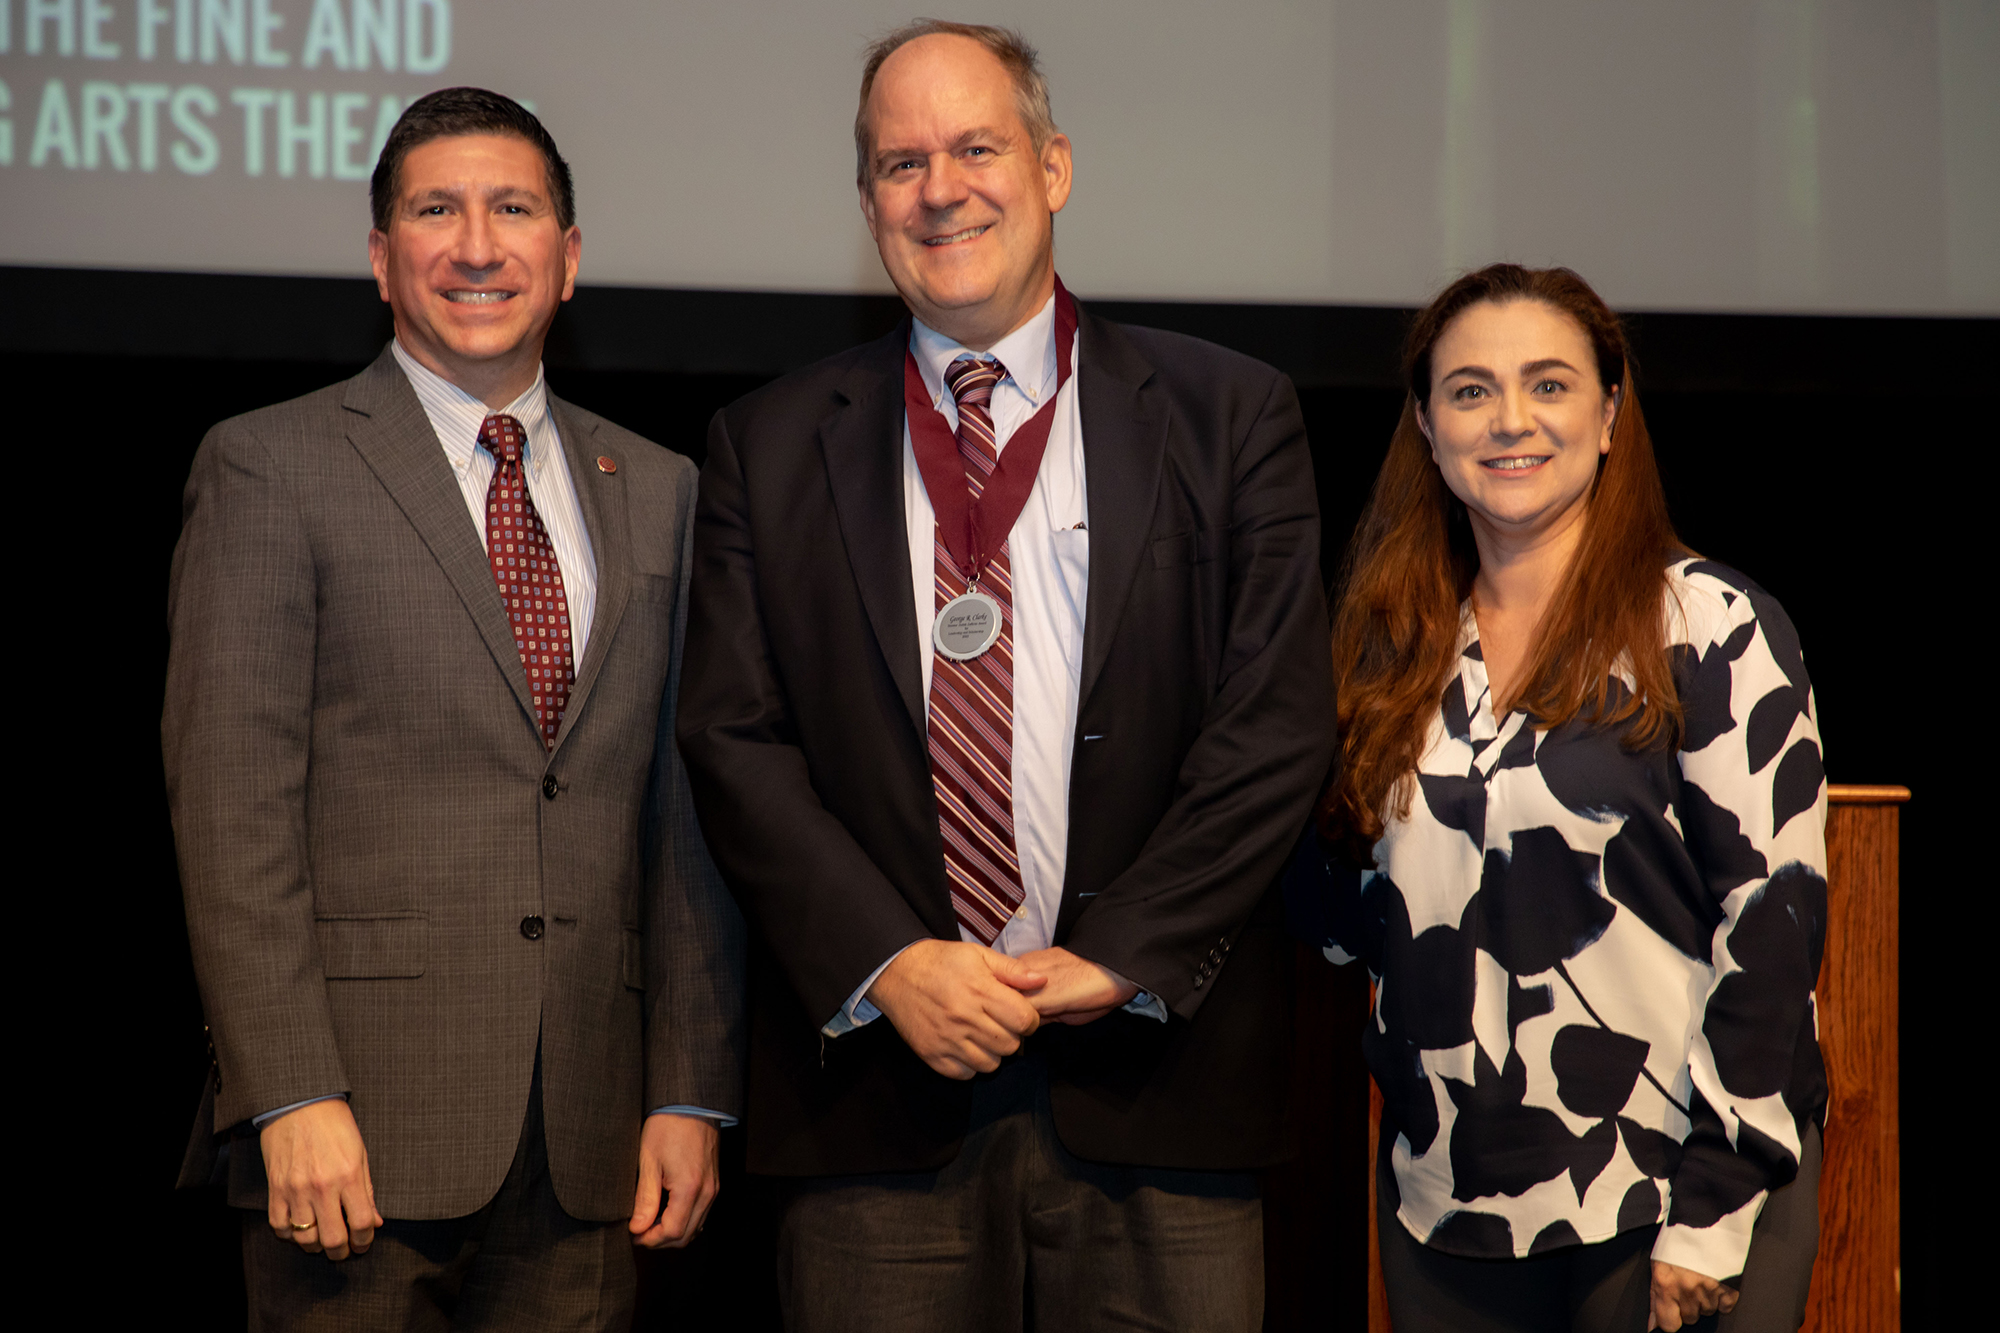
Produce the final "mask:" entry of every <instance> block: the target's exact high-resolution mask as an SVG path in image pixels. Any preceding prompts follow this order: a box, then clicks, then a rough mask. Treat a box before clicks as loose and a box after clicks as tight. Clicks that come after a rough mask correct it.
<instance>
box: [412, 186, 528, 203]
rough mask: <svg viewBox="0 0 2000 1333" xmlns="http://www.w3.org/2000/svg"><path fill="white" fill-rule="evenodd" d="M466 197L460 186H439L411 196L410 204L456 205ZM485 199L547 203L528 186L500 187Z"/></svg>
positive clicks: (489, 193) (490, 192)
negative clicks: (526, 200)
mask: <svg viewBox="0 0 2000 1333" xmlns="http://www.w3.org/2000/svg"><path fill="white" fill-rule="evenodd" d="M465 196H466V192H465V191H464V190H463V189H461V188H459V187H458V186H454V185H438V186H433V187H432V188H430V189H428V190H425V191H424V192H423V193H422V194H418V195H412V196H410V202H411V203H412V204H426V203H447V204H455V203H457V202H458V201H459V200H461V199H463V198H465ZM485 197H486V198H487V199H509V198H517V199H532V200H534V201H535V202H536V203H538V204H539V203H545V202H547V201H546V200H544V199H543V198H542V196H541V194H540V193H539V192H537V191H535V190H533V189H530V188H529V187H528V186H525V185H502V186H498V187H496V188H495V189H493V190H491V191H489V192H488V193H487V194H486V195H485Z"/></svg>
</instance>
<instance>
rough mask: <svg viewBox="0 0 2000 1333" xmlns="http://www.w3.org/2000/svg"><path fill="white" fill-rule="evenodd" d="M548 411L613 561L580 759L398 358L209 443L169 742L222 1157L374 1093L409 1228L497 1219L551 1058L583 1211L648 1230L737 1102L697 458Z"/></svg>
mask: <svg viewBox="0 0 2000 1333" xmlns="http://www.w3.org/2000/svg"><path fill="white" fill-rule="evenodd" d="M550 409H551V411H552V413H553V414H554V418H555V422H556V427H557V430H558V431H559V433H560V434H561V437H562V442H563V448H564V451H565V453H566V454H567V456H568V461H569V466H570V473H571V476H572V477H573V478H574V480H575V485H576V493H577V497H578V499H579V502H580V505H581V508H582V511H583V518H584V522H585V525H586V526H587V528H588V529H589V532H590V539H591V543H592V546H593V548H594V550H595V554H596V558H597V567H598V568H597V574H598V583H597V606H596V619H595V622H594V625H593V628H592V630H591V635H590V641H589V643H588V645H587V647H586V651H585V653H584V656H583V659H582V661H581V662H580V663H578V666H577V679H576V686H575V689H574V691H573V693H572V694H571V697H570V703H569V708H568V712H567V714H566V716H565V718H564V721H563V726H562V731H561V733H560V735H559V737H558V739H557V744H556V747H555V750H554V752H553V753H545V752H544V749H543V745H542V742H541V739H540V737H539V736H538V735H537V733H536V729H535V724H534V715H533V710H532V704H531V702H530V695H529V692H528V682H527V677H526V674H525V672H524V671H523V670H522V667H521V660H520V655H519V653H518V652H517V650H516V648H515V645H514V639H513V635H512V632H511V631H510V629H509V627H508V624H507V620H506V617H505V613H504V611H503V609H502V607H501V602H500V596H499V593H498V591H497V589H496V588H495V587H494V583H493V577H492V574H491V573H490V571H489V570H488V567H487V563H486V556H485V552H484V549H483V547H482V546H481V543H480V536H479V533H478V532H477V531H476V530H475V528H474V526H473V524H472V521H471V519H470V516H469V515H468V514H467V513H466V508H465V502H464V500H463V499H462V498H461V494H460V491H459V488H458V483H457V480H456V479H455V478H454V476H453V475H452V472H451V468H450V465H449V464H448V463H447V462H446V460H445V457H444V454H443V451H442V450H441V449H440V448H439V446H438V442H437V437H436V435H435V434H434V433H433V431H432V428H431V424H430V421H429V419H428V418H427V417H426V416H425V415H424V411H423V408H422V406H421V405H420V404H419V403H418V401H417V397H416V394H415V392H414V391H413V390H412V389H411V388H410V385H409V382H408V380H407V379H406V377H405V376H404V375H403V373H402V370H401V369H400V368H399V367H398V366H397V365H396V363H395V360H394V359H393V357H391V356H390V354H389V353H388V352H387V351H384V353H383V354H382V356H380V357H379V358H377V359H376V361H375V363H374V364H373V365H372V366H370V367H369V368H368V369H367V370H365V371H363V372H362V373H361V374H360V375H358V376H356V377H355V378H354V379H352V380H349V381H347V382H346V383H344V384H337V385H334V386H332V387H330V388H327V389H324V390H321V391H320V392H318V393H315V394H311V395H308V396H307V397H304V398H301V399H298V400H296V401H294V402H290V403H284V404H280V405H279V406H276V407H270V408H265V409H264V410H262V411H259V412H253V413H250V414H249V415H247V416H242V417H237V418H235V419H233V420H231V421H226V422H224V423H222V424H221V425H219V426H217V427H216V428H215V429H214V430H212V431H210V432H209V435H208V437H207V439H206V440H204V441H203V442H202V446H201V449H200V452H199V453H198V454H197V455H196V457H195V462H194V469H193V472H192V475H191V476H190V477H189V479H188V485H187V491H186V495H185V500H184V509H183V526H182V531H181V540H180V544H179V546H178V547H177V548H176V550H175V552H174V564H173V578H172V587H171V592H170V596H169V608H170V620H171V627H172V650H171V654H170V658H169V665H168V671H167V697H166V711H165V718H164V722H163V725H162V733H163V738H164V743H165V753H166V773H167V790H168V797H169V801H170V803H171V807H172V812H173V821H174V835H175V841H176V844H177V847H178V850H179V855H180V870H181V883H182V887H183V891H184V894H185V897H186V903H187V917H188V935H189V938H190V941H191V943H192V945H193V950H194V962H195V972H196V976H197V978H198V979H199V981H200V985H201V993H202V1002H203V1004H204V1006H205V1008H206V1011H207V1015H208V1020H209V1026H210V1029H211V1033H212V1036H213V1040H214V1045H215V1053H216V1061H215V1071H214V1076H213V1077H214V1084H215V1086H214V1087H213V1088H212V1089H211V1092H210V1094H209V1096H208V1097H207V1098H205V1099H204V1108H205V1109H206V1108H209V1107H211V1106H212V1111H209V1114H210V1115H211V1116H212V1122H211V1123H210V1124H207V1125H201V1126H198V1127H197V1134H201V1133H203V1132H207V1131H215V1130H222V1131H227V1130H228V1129H229V1128H230V1127H232V1126H236V1127H240V1126H241V1125H242V1122H244V1121H246V1120H247V1119H249V1118H250V1117H252V1116H254V1115H257V1114H259V1113H261V1112H264V1111H268V1110H272V1109H274V1108H276V1107H280V1106H286V1105H289V1104H291V1103H293V1102H296V1101H300V1100H303V1099H305V1098H309V1097H315V1096H321V1095H324V1094H327V1093H332V1092H343V1091H344V1092H347V1093H348V1094H349V1099H350V1101H351V1103H352V1105H353V1108H354V1114H355V1118H356V1120H357V1121H358V1122H359V1124H360V1127H361V1132H362V1135H363V1137H364V1139H365V1141H366V1143H367V1146H368V1154H369V1163H370V1169H371V1171H372V1174H373V1178H374V1182H375V1191H376V1200H377V1203H378V1206H379V1207H380V1208H381V1210H382V1212H383V1214H384V1215H385V1216H389V1217H401V1218H438V1217H454V1216H461V1215H464V1214H466V1213H470V1212H473V1211H475V1210H476V1209H478V1208H479V1207H480V1206H482V1205H483V1204H485V1203H486V1201H487V1200H488V1199H490V1198H491V1197H492V1195H493V1194H494V1192H495V1191H496V1190H497V1189H498V1187H499V1185H500V1182H501V1180H502V1178H503V1177H504V1176H505V1174H506V1172H507V1168H508V1165H509V1163H510V1162H511V1161H512V1159H513V1155H514V1151H515V1146H516V1144H517V1143H518V1141H519V1138H520V1134H521V1125H522V1119H523V1116H524V1114H525V1111H526V1106H527V1098H528V1090H529V1085H530V1081H531V1078H532V1075H533V1068H534V1062H535V1055H536V1049H537V1045H538V1043H539V1047H540V1050H541V1058H542V1073H543V1098H544V1104H545V1107H546V1114H547V1128H548V1153H549V1169H550V1173H551V1175H552V1177H553V1180H554V1185H555V1190H556V1195H557V1198H558V1199H559V1200H560V1201H561V1203H562V1205H563V1207H564V1208H565V1209H566V1210H567V1211H568V1212H569V1213H571V1214H572V1215H574V1216H577V1217H580V1218H588V1219H599V1220H610V1219H613V1218H617V1217H622V1216H625V1215H627V1214H628V1213H629V1212H630V1209H631V1205H632V1190H633V1185H634V1183H635V1171H636V1167H637V1161H638V1144H639V1129H640V1125H641V1123H642V1120H643V1117H644V1115H645V1113H646V1112H647V1110H649V1109H650V1108H653V1107H659V1106H665V1105H675V1104H683V1105H696V1106H704V1107H709V1108H713V1109H716V1110H720V1111H725V1112H729V1113H731V1114H738V1113H740V1109H741V1106H742V1092H741V1085H742V1048H743V1042H744V1033H743V1019H742V980H743V978H742V967H743V963H742V958H743V944H742V930H743V927H742V920H741V917H740V916H739V914H738V912H737V909H736V907H735V905H734V904H733V903H732V902H731V900H730V898H729V895H728V893H727V892H726V891H725V890H724V889H723V887H722V884H721V881H720V879H719V878H718V876H717V875H716V872H715V868H714V866H713V864H712V863H711V861H710V860H709V857H708V853H707V851H706V849H705V848H704V846H703V844H702V840H701V833H700V831H699V829H698V827H697V825H696V823H695V819H694V814H693V810H692V808H691V805H690V802H689V797H688V791H687V778H686V774H685V772H684V771H683V769H682V767H681V763H680V759H679V756H678V754H677V752H676V750H675V747H674V744H673V740H672V737H673V716H672V712H673V703H674V699H675V695H676V692H677V688H678V677H679V672H680V639H681V628H682V624H683V621H684V619H685V615H686V612H685V601H686V590H687V577H688V544H689V540H690V537H691V531H692V523H693V515H694V500H695V469H694V467H693V465H692V464H691V463H690V462H689V461H688V460H687V459H685V458H683V457H681V456H679V455H677V454H673V453H669V452H667V451H666V450H664V449H661V448H658V447H657V446H655V445H653V444H650V443H648V442H647V441H646V440H643V439H641V438H640V437H638V436H636V435H634V434H632V433H631V432H629V431H626V430H622V429H620V428H619V427H617V426H614V425H612V424H611V423H610V422H608V421H605V420H603V419H602V418H600V417H596V416H593V415H591V414H590V413H588V412H584V411H581V410H579V409H577V408H575V407H572V406H570V405H569V404H567V403H563V402H561V401H559V400H557V399H555V398H554V397H551V398H550ZM531 917H538V918H541V919H542V921H543V922H544V923H545V927H544V928H543V929H542V930H540V931H539V932H538V931H536V930H535V929H534V928H533V927H532V926H524V922H526V920H527V918H531ZM537 934H538V935H539V938H530V936H531V935H537ZM239 1133H240V1128H239ZM241 1147H242V1149H243V1151H240V1152H238V1153H236V1154H235V1157H236V1158H237V1159H238V1160H236V1161H234V1162H232V1164H231V1172H230V1175H231V1181H232V1189H231V1194H232V1196H249V1197H232V1202H235V1203H239V1204H257V1203H260V1202H261V1198H260V1197H257V1196H261V1193H262V1188H261V1187H262V1179H261V1174H262V1173H261V1164H260V1163H259V1162H258V1161H257V1160H256V1159H257V1152H256V1144H255V1142H254V1140H249V1141H245V1142H244V1143H242V1145H241ZM243 1159H248V1160H243Z"/></svg>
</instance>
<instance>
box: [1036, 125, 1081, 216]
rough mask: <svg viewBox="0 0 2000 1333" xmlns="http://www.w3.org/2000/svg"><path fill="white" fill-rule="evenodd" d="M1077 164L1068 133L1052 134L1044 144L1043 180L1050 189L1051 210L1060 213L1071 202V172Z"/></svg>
mask: <svg viewBox="0 0 2000 1333" xmlns="http://www.w3.org/2000/svg"><path fill="white" fill-rule="evenodd" d="M1074 167H1075V164H1074V162H1072V160H1071V157H1070V143H1069V136H1068V135H1067V134H1062V133H1057V134H1054V135H1052V136H1050V138H1049V141H1048V142H1047V143H1046V144H1044V145H1042V181H1043V184H1044V185H1045V186H1046V187H1047V190H1048V199H1049V212H1050V213H1060V212H1062V211H1063V205H1064V204H1067V203H1068V202H1069V189H1070V182H1071V173H1072V171H1073V170H1074Z"/></svg>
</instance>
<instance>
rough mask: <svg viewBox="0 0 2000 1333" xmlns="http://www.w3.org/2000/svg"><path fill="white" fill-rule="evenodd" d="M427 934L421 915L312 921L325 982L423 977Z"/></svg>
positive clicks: (424, 921) (384, 914) (426, 923)
mask: <svg viewBox="0 0 2000 1333" xmlns="http://www.w3.org/2000/svg"><path fill="white" fill-rule="evenodd" d="M430 928H431V923H430V921H429V920H428V919H427V918H426V917H425V916H424V914H423V913H421V912H383V913H378V914H374V915H370V916H322V917H317V918H315V919H314V920H313V933H314V934H315V935H317V936H318V937H319V959H320V967H321V968H322V970H323V971H324V972H325V974H326V976H327V979H328V980H338V979H340V978H364V977H420V976H422V975H423V974H424V968H425V966H426V965H427V964H428V962H429V953H430Z"/></svg>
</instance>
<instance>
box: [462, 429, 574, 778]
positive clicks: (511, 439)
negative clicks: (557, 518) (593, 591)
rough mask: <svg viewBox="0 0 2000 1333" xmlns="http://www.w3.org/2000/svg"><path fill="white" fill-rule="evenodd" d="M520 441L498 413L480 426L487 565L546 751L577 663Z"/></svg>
mask: <svg viewBox="0 0 2000 1333" xmlns="http://www.w3.org/2000/svg"><path fill="white" fill-rule="evenodd" d="M527 440H528V433H527V431H525V430H524V429H522V427H521V423H520V422H519V421H517V420H515V419H514V418H513V417H510V416H508V415H507V414H506V413H504V412H495V413H494V414H493V415H492V416H490V417H488V418H486V420H485V421H484V422H482V423H481V424H480V427H479V442H480V443H481V444H483V445H485V446H486V449H487V452H489V453H491V454H492V455H493V465H494V466H493V480H492V481H491V482H490V483H488V485H487V487H486V558H487V560H488V562H489V563H491V565H492V566H493V581H494V583H496V584H498V585H499V588H500V601H501V604H502V605H504V606H505V607H506V608H507V623H508V625H509V626H510V627H511V628H512V629H513V631H514V646H515V647H516V648H517V649H519V650H520V653H521V665H522V666H523V667H525V668H526V669H527V672H528V690H529V692H530V693H531V694H532V695H533V696H534V700H535V726H536V727H537V728H538V729H539V730H540V731H541V733H542V747H543V748H544V749H548V750H553V749H554V748H555V745H556V732H557V731H559V730H560V729H561V728H562V717H563V709H564V708H566V707H568V706H569V687H570V685H571V683H572V682H573V681H575V679H576V663H575V659H574V654H573V653H572V651H571V647H570V637H569V598H568V597H567V596H566V595H565V594H564V592H563V577H562V569H561V568H560V567H559V566H558V565H557V564H556V551H555V547H554V546H552V545H550V544H549V534H548V530H547V529H545V528H544V527H543V526H542V516H541V515H540V514H538V513H536V512H535V502H534V501H533V500H532V499H530V498H529V497H528V478H527V476H526V475H525V474H524V473H523V472H522V470H521V447H522V446H523V445H524V444H526V443H527Z"/></svg>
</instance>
